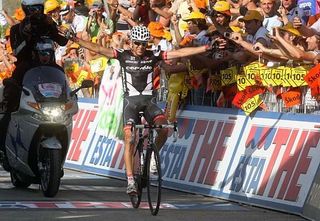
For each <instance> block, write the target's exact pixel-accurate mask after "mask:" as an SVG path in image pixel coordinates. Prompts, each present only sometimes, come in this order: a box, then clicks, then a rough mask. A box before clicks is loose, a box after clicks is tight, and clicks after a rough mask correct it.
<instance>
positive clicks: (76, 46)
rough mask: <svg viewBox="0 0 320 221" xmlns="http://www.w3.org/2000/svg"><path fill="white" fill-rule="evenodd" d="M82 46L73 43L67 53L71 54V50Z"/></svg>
mask: <svg viewBox="0 0 320 221" xmlns="http://www.w3.org/2000/svg"><path fill="white" fill-rule="evenodd" d="M79 47H80V46H79V45H78V44H77V43H72V44H71V45H69V46H68V47H67V50H66V51H67V53H69V52H70V50H71V49H78V48H79Z"/></svg>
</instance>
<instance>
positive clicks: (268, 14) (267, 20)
mask: <svg viewBox="0 0 320 221" xmlns="http://www.w3.org/2000/svg"><path fill="white" fill-rule="evenodd" d="M260 7H261V9H262V13H263V15H264V20H263V23H262V25H263V27H265V28H266V29H267V30H268V32H269V34H271V35H272V30H273V28H275V27H281V26H283V24H282V22H281V21H280V20H279V16H278V14H277V9H276V2H275V0H260Z"/></svg>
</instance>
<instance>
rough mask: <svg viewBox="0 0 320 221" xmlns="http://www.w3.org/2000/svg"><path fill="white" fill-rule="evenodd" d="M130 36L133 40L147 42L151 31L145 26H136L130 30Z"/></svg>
mask: <svg viewBox="0 0 320 221" xmlns="http://www.w3.org/2000/svg"><path fill="white" fill-rule="evenodd" d="M130 38H131V40H133V41H143V42H147V41H149V40H150V32H149V30H148V29H147V27H145V26H134V27H133V28H132V29H131V31H130Z"/></svg>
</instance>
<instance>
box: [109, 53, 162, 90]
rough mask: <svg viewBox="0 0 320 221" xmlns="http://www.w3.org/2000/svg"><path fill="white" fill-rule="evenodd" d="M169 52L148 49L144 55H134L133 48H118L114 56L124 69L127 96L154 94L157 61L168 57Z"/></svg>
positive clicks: (123, 77) (124, 85)
mask: <svg viewBox="0 0 320 221" xmlns="http://www.w3.org/2000/svg"><path fill="white" fill-rule="evenodd" d="M166 55H167V53H166V52H164V51H160V50H155V51H149V50H147V51H146V52H145V53H144V55H143V56H141V57H138V56H134V55H133V53H132V52H131V50H121V49H117V50H115V51H114V57H115V58H116V59H118V60H119V62H120V66H121V69H122V81H123V88H124V95H125V96H137V95H154V93H155V91H154V88H153V70H154V67H155V66H156V63H157V62H159V61H160V60H165V59H166Z"/></svg>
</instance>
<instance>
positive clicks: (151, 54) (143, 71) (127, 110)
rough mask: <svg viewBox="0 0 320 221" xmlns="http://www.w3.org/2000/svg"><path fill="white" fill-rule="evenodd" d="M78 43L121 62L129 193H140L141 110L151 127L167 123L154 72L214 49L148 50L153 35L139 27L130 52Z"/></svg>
mask: <svg viewBox="0 0 320 221" xmlns="http://www.w3.org/2000/svg"><path fill="white" fill-rule="evenodd" d="M71 40H73V41H75V42H77V43H78V44H80V45H81V46H82V47H85V48H87V49H89V50H92V51H94V52H97V53H100V54H102V55H105V56H106V57H109V58H116V59H118V60H119V62H120V65H121V68H122V73H123V76H122V78H123V88H124V105H123V106H124V110H123V115H124V144H125V153H124V160H125V167H126V175H127V180H128V187H127V193H128V194H136V193H137V186H136V183H135V181H134V178H133V153H134V145H133V144H131V143H130V141H131V125H132V124H133V123H135V122H137V120H138V117H139V111H144V113H145V118H146V120H147V122H148V123H149V124H166V123H167V120H166V117H165V116H164V114H163V112H162V110H161V108H159V107H158V106H157V105H156V96H155V95H156V91H155V90H154V88H153V78H152V75H153V70H154V67H155V66H156V63H157V62H158V61H160V60H166V59H173V58H179V57H185V56H191V55H194V54H199V53H204V52H206V51H207V50H210V49H211V47H210V46H209V45H206V46H200V47H189V48H188V47H187V48H182V49H178V50H173V51H166V52H165V51H160V49H157V50H154V51H151V50H147V46H148V42H149V40H150V33H149V31H148V29H147V28H146V27H145V26H135V27H133V28H132V29H131V31H130V40H131V42H130V49H129V50H123V49H112V48H104V47H102V46H100V45H98V44H95V43H92V42H89V41H84V40H82V39H78V38H77V37H72V38H71ZM167 135H168V131H167V129H161V130H159V131H158V136H157V139H156V142H155V144H156V146H157V147H158V149H159V150H160V148H161V147H162V146H163V144H164V143H165V142H166V139H167Z"/></svg>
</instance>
